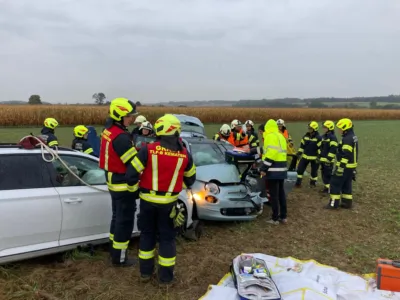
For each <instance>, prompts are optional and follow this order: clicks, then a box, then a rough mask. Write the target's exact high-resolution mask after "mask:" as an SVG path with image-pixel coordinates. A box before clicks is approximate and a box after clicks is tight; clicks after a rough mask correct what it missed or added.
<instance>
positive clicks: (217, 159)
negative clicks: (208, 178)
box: [191, 143, 225, 167]
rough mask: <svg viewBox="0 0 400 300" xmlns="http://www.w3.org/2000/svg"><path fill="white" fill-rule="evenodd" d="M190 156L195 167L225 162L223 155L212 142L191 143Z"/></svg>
mask: <svg viewBox="0 0 400 300" xmlns="http://www.w3.org/2000/svg"><path fill="white" fill-rule="evenodd" d="M191 150H192V157H193V161H194V164H195V165H196V166H197V167H200V166H206V165H214V164H221V163H225V157H224V155H223V154H222V152H221V151H220V150H219V148H218V146H217V145H214V144H211V143H210V144H209V143H206V144H191Z"/></svg>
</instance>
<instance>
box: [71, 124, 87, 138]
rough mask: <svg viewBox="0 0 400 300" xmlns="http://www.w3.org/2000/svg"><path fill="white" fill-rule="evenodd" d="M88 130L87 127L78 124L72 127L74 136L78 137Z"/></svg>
mask: <svg viewBox="0 0 400 300" xmlns="http://www.w3.org/2000/svg"><path fill="white" fill-rule="evenodd" d="M88 132H89V129H88V128H87V127H86V126H84V125H78V126H76V127H75V128H74V136H76V137H78V138H82V137H83V136H84V135H85V134H86V133H88Z"/></svg>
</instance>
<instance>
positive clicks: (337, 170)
mask: <svg viewBox="0 0 400 300" xmlns="http://www.w3.org/2000/svg"><path fill="white" fill-rule="evenodd" d="M343 171H344V170H343V168H337V169H336V172H335V175H336V176H339V177H340V176H343Z"/></svg>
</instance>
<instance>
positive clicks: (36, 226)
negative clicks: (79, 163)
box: [0, 153, 62, 262]
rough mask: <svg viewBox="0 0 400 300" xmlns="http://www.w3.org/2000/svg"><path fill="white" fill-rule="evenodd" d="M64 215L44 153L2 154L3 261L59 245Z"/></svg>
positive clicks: (0, 248)
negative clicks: (44, 159)
mask: <svg viewBox="0 0 400 300" xmlns="http://www.w3.org/2000/svg"><path fill="white" fill-rule="evenodd" d="M61 218H62V213H61V202H60V198H59V195H58V193H57V191H56V190H55V189H54V187H53V184H52V182H51V179H50V175H49V173H48V171H47V168H46V167H45V165H44V163H43V161H42V158H41V156H40V155H39V154H35V153H32V154H9V155H4V154H2V155H0V262H4V261H7V260H9V258H10V256H14V255H18V254H25V253H29V252H34V251H40V250H44V249H48V248H54V247H58V246H59V243H58V239H59V236H60V231H61ZM7 257H8V258H7Z"/></svg>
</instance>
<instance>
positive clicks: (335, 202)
mask: <svg viewBox="0 0 400 300" xmlns="http://www.w3.org/2000/svg"><path fill="white" fill-rule="evenodd" d="M339 202H340V201H339V200H333V199H330V200H329V203H328V204H327V205H326V206H324V208H325V209H338V208H339Z"/></svg>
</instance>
